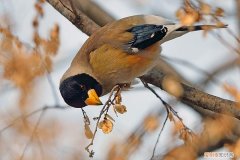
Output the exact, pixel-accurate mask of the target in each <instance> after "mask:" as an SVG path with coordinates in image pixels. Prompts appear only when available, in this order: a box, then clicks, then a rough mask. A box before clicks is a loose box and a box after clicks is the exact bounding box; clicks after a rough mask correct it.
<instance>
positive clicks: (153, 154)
mask: <svg viewBox="0 0 240 160" xmlns="http://www.w3.org/2000/svg"><path fill="white" fill-rule="evenodd" d="M168 115H169V114H168V113H167V116H166V118H165V120H164V122H163V126H162V128H161V130H160V132H159V133H158V137H157V141H156V143H155V145H154V148H153V152H152V156H151V160H152V159H153V158H154V156H155V152H156V149H157V145H158V142H159V139H160V136H161V135H162V132H163V129H164V127H165V125H166V123H167V120H168Z"/></svg>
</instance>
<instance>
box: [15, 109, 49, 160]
mask: <svg viewBox="0 0 240 160" xmlns="http://www.w3.org/2000/svg"><path fill="white" fill-rule="evenodd" d="M44 113H46V110H42V111H41V114H40V116H39V118H38V120H37V123H36V124H35V126H34V129H33V131H32V134H31V137H30V139H29V140H28V142H27V144H26V145H25V147H24V150H23V152H22V155H21V157H20V159H19V160H23V158H24V155H25V153H26V151H27V149H28V147H29V145H30V144H31V143H32V141H33V136H34V134H36V132H37V129H38V126H39V124H40V122H41V119H42V117H43V115H44Z"/></svg>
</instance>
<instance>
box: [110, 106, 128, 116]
mask: <svg viewBox="0 0 240 160" xmlns="http://www.w3.org/2000/svg"><path fill="white" fill-rule="evenodd" d="M113 107H114V109H115V110H116V111H117V112H118V113H120V114H123V113H125V112H127V107H126V106H124V105H122V104H115V105H114V106H113Z"/></svg>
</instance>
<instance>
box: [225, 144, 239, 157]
mask: <svg viewBox="0 0 240 160" xmlns="http://www.w3.org/2000/svg"><path fill="white" fill-rule="evenodd" d="M224 146H225V147H227V148H228V149H229V150H230V151H231V152H233V153H234V158H233V160H237V159H239V158H240V139H238V140H237V141H236V142H235V143H234V144H225V145H224Z"/></svg>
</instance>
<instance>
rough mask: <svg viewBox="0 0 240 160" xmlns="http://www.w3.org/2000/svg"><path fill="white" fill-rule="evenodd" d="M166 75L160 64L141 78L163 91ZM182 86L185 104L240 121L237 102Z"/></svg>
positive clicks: (182, 98) (182, 99)
mask: <svg viewBox="0 0 240 160" xmlns="http://www.w3.org/2000/svg"><path fill="white" fill-rule="evenodd" d="M166 75H167V74H166V73H164V72H163V71H161V67H160V64H159V65H157V66H156V67H155V68H154V69H153V70H151V71H150V72H149V73H147V74H146V75H144V76H142V77H140V78H141V79H143V80H144V81H145V82H147V83H150V84H152V85H155V86H157V87H159V88H161V89H163V87H162V81H163V79H164V77H165V76H166ZM181 85H182V87H183V90H184V92H183V95H182V97H181V99H180V101H181V102H183V103H185V104H191V105H196V106H198V107H201V108H203V109H207V110H210V111H213V112H216V113H221V114H227V115H230V116H233V117H235V118H237V119H240V109H239V108H237V103H236V102H233V101H230V100H226V99H222V98H219V97H216V96H213V95H210V94H207V93H205V92H202V91H200V90H197V89H195V88H193V87H190V86H188V85H186V84H184V83H181Z"/></svg>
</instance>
